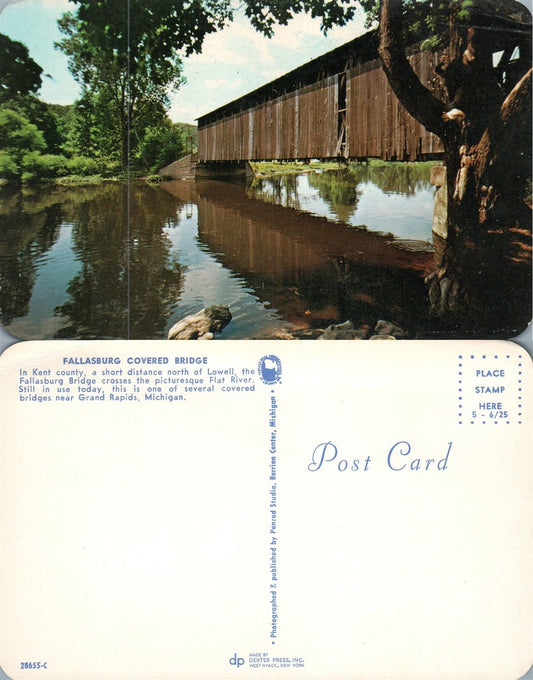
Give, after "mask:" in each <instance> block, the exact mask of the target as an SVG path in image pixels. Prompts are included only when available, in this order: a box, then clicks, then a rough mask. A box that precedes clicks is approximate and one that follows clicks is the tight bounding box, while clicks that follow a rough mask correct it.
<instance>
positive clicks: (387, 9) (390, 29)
mask: <svg viewBox="0 0 533 680" xmlns="http://www.w3.org/2000/svg"><path fill="white" fill-rule="evenodd" d="M379 37H380V43H379V50H378V51H379V56H380V57H381V61H382V63H383V69H384V71H385V74H386V76H387V79H388V81H389V84H390V86H391V88H392V90H393V92H394V94H395V95H396V96H397V97H398V99H399V100H400V102H401V104H402V105H403V106H404V107H405V108H406V109H407V111H408V112H409V113H410V114H411V116H413V118H416V120H418V121H419V122H420V123H421V124H422V125H423V126H424V127H425V128H426V130H429V131H430V132H433V133H434V134H436V135H438V136H439V137H441V138H443V137H445V136H446V128H447V126H448V125H450V124H452V125H456V124H455V123H453V122H447V123H445V122H444V120H443V117H442V115H443V113H445V111H446V108H445V105H444V103H443V102H442V101H440V100H439V99H437V98H436V97H435V96H434V95H433V94H432V93H431V92H430V91H429V90H428V89H427V88H426V87H424V85H422V83H421V82H420V80H419V78H418V76H417V75H416V73H415V72H414V71H413V69H412V67H411V64H410V63H409V61H408V60H407V57H406V56H405V50H404V45H403V36H402V2H401V0H381V16H380V24H379Z"/></svg>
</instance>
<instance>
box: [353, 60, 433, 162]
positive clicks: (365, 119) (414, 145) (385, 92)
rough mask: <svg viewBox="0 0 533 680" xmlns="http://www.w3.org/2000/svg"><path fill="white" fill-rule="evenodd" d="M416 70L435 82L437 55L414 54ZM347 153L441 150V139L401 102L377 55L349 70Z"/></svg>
mask: <svg viewBox="0 0 533 680" xmlns="http://www.w3.org/2000/svg"><path fill="white" fill-rule="evenodd" d="M409 59H410V61H411V63H412V65H413V68H414V70H415V71H416V73H417V74H418V76H419V77H420V78H421V80H422V82H424V83H425V84H426V85H427V86H428V87H430V88H431V87H432V86H433V85H434V81H433V76H434V70H435V66H436V59H437V57H436V55H434V54H432V53H430V52H419V53H417V54H415V55H413V56H411V57H410V58H409ZM346 98H347V109H348V111H347V125H348V155H349V156H350V157H352V158H353V157H381V158H384V159H390V158H398V159H400V160H401V159H403V157H404V154H406V155H407V157H408V158H409V159H410V160H415V159H416V158H417V157H418V156H419V155H420V154H421V153H422V154H429V153H438V152H441V151H442V145H441V143H440V140H439V139H438V138H437V137H435V135H432V134H430V133H429V132H427V130H425V129H424V127H423V126H422V125H421V124H420V123H419V122H418V121H416V120H415V119H414V118H413V117H412V116H411V115H410V114H408V113H407V111H406V110H405V109H404V108H403V107H402V106H401V105H400V102H399V101H398V99H397V97H396V96H395V94H394V93H393V92H392V90H391V87H390V85H389V83H388V81H387V77H386V76H385V73H384V72H383V70H382V69H381V64H380V61H379V60H378V59H375V60H372V61H369V62H366V63H365V64H363V65H358V66H355V67H354V68H352V69H349V71H348V82H347V91H346Z"/></svg>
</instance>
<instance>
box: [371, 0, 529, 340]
mask: <svg viewBox="0 0 533 680" xmlns="http://www.w3.org/2000/svg"><path fill="white" fill-rule="evenodd" d="M401 17H402V3H401V2H400V0H382V4H381V22H380V56H381V58H382V62H383V66H384V70H385V73H386V74H387V77H388V80H389V82H390V85H391V87H392V89H393V90H394V92H395V94H396V95H397V96H398V98H399V99H400V101H401V102H402V104H403V105H404V106H405V108H406V109H407V110H408V111H409V113H410V114H411V115H413V116H414V117H415V118H416V119H417V120H419V121H420V122H421V123H422V124H423V125H424V126H425V127H426V128H427V129H428V130H430V131H432V132H434V133H435V134H437V135H438V136H439V137H440V138H441V139H442V141H443V145H444V149H445V156H444V160H445V165H446V171H447V191H448V215H447V229H448V237H447V242H446V246H445V251H444V255H443V259H442V261H441V262H440V263H439V266H438V268H437V270H436V271H435V273H434V274H433V275H432V276H431V277H429V297H430V302H431V313H432V315H433V317H434V318H435V319H437V320H438V321H439V323H438V324H437V325H438V326H439V328H438V329H437V332H438V333H439V335H443V334H449V335H450V336H455V337H457V336H474V337H490V336H496V337H506V336H507V337H510V336H513V335H515V334H517V333H519V332H520V331H522V330H523V329H524V328H525V327H526V325H527V323H528V322H529V321H530V320H531V206H530V205H529V202H530V201H529V198H528V197H527V196H526V193H527V191H528V190H530V186H529V185H528V182H529V181H530V177H531V173H530V167H531V71H530V72H529V73H527V74H526V75H525V76H524V77H522V79H521V80H520V81H519V82H518V83H517V85H516V86H515V87H514V89H513V90H512V91H511V92H510V93H509V94H508V96H507V97H506V99H505V101H503V103H502V98H503V97H500V96H499V92H500V90H499V88H498V86H497V83H496V81H495V76H494V70H493V68H492V49H491V47H490V39H491V37H492V36H489V38H488V39H487V38H486V35H484V33H485V34H486V32H484V31H483V30H479V29H476V30H477V34H476V36H475V38H476V42H474V40H473V36H474V33H475V31H474V30H473V29H468V32H465V34H464V37H463V43H462V45H461V43H460V41H457V40H456V41H455V43H456V46H455V49H456V50H459V51H461V52H462V51H463V50H470V52H471V53H475V60H473V61H472V64H471V63H468V67H467V68H468V69H470V71H471V74H470V77H471V81H470V83H467V91H466V95H465V96H464V98H463V101H464V109H465V110H464V112H463V113H464V114H465V116H464V118H461V117H460V118H459V120H457V119H455V120H454V119H451V118H449V117H448V116H447V115H446V111H447V110H448V109H449V107H450V106H454V104H450V103H447V102H440V101H439V100H437V99H436V98H435V97H434V96H433V95H432V94H431V93H430V92H429V91H428V90H427V89H426V88H425V87H423V85H422V84H421V83H420V82H419V81H418V78H417V77H416V75H415V74H414V72H413V71H412V69H411V67H410V65H409V62H408V61H407V59H406V58H405V54H404V51H403V40H402V28H401ZM460 58H461V55H460V54H457V53H456V54H451V55H448V60H449V62H451V63H454V64H461V62H460V61H458V60H459V59H460ZM454 60H455V61H454ZM467 75H468V74H467ZM447 84H448V83H447ZM451 89H452V88H451V87H450V86H449V84H448V90H449V91H450V90H451ZM454 94H455V95H456V97H457V98H458V96H457V94H456V93H455V92H450V100H452V101H453V98H454Z"/></svg>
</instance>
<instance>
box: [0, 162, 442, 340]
mask: <svg viewBox="0 0 533 680" xmlns="http://www.w3.org/2000/svg"><path fill="white" fill-rule="evenodd" d="M433 197H434V189H433V188H432V187H431V186H430V184H429V168H428V166H427V165H425V164H421V165H420V166H417V165H416V164H412V165H402V164H398V165H394V166H386V167H367V166H361V167H356V168H352V169H347V170H343V171H338V172H327V173H326V172H324V173H311V172H309V173H307V172H302V173H301V174H299V175H279V176H275V177H270V178H257V179H255V180H254V181H253V182H252V183H251V184H245V183H244V182H242V183H227V182H221V181H198V182H184V181H173V182H165V183H162V184H160V185H156V186H151V185H148V184H146V183H145V182H142V181H137V182H133V183H131V184H129V185H128V184H125V183H124V184H121V183H113V182H106V183H103V184H100V185H94V186H93V185H91V186H89V185H87V186H77V187H60V186H45V187H39V188H31V189H24V190H22V191H13V190H8V189H6V188H4V189H2V190H0V277H1V290H0V303H1V314H0V321H1V323H2V325H3V327H4V328H5V329H6V330H7V331H8V332H9V333H11V334H12V335H14V336H16V337H19V338H23V339H31V340H34V339H51V338H83V339H106V338H131V339H153V338H165V337H166V335H167V332H168V329H169V328H170V327H171V326H172V325H173V324H174V323H175V322H176V321H178V320H179V319H181V318H183V317H184V316H186V315H188V314H191V313H193V312H196V311H198V310H199V309H201V308H202V307H205V306H207V305H212V304H224V305H229V307H230V310H231V313H232V316H233V319H232V321H231V323H230V324H229V325H228V326H227V327H226V328H225V329H224V331H223V332H222V334H221V335H220V336H218V337H220V338H223V339H243V338H259V339H261V338H271V337H279V338H283V337H287V336H288V334H290V333H294V332H295V331H296V332H301V333H302V332H303V333H305V331H306V330H309V329H317V328H324V327H326V326H328V325H329V324H332V323H342V322H344V321H347V320H351V321H352V322H353V324H354V326H355V327H356V328H361V329H371V328H373V327H374V326H375V324H376V323H377V321H378V320H379V319H386V320H387V321H391V322H393V323H395V324H398V325H399V326H401V327H402V328H404V329H405V330H406V331H407V333H408V334H409V337H418V336H420V335H421V334H424V332H426V331H427V324H428V319H427V296H426V290H425V286H424V281H423V280H424V277H425V275H427V273H429V271H430V270H431V267H432V263H433V254H432V248H431V220H432V211H433Z"/></svg>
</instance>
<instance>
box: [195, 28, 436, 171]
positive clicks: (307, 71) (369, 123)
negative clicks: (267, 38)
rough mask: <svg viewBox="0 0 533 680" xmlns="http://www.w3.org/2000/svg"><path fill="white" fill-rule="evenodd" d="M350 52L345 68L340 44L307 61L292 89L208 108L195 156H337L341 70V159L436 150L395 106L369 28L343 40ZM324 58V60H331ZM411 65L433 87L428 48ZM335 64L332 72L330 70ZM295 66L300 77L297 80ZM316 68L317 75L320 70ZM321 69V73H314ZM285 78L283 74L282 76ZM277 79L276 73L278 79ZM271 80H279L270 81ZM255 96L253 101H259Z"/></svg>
mask: <svg viewBox="0 0 533 680" xmlns="http://www.w3.org/2000/svg"><path fill="white" fill-rule="evenodd" d="M349 45H350V49H353V51H354V54H353V55H352V58H351V59H350V60H349V62H350V63H349V64H348V68H347V59H346V54H345V52H346V50H345V49H344V51H343V48H339V49H338V50H335V51H333V53H331V54H332V55H333V57H334V56H335V54H336V53H337V52H339V51H340V53H341V57H342V58H341V57H338V61H337V62H335V63H328V69H329V72H328V69H325V68H324V62H323V60H322V61H321V60H314V62H319V63H318V64H317V66H316V68H317V69H319V70H317V72H316V74H315V77H314V78H313V75H312V71H311V67H312V66H313V65H314V62H311V63H310V64H308V65H305V66H304V67H301V69H299V70H298V69H297V70H296V71H295V72H293V73H292V74H289V75H291V76H292V79H291V82H292V83H293V87H292V89H288V87H287V85H286V84H285V86H284V90H283V91H284V94H282V95H277V96H271V97H269V96H268V95H269V94H270V93H271V92H279V91H282V90H281V88H279V89H278V87H274V85H273V84H271V86H264V87H263V88H260V89H259V90H256V91H255V92H253V93H250V94H249V95H247V96H246V97H245V98H241V99H240V100H237V101H236V102H235V103H234V104H233V105H232V104H228V105H226V106H225V107H222V109H221V110H220V111H216V112H213V113H211V114H207V115H206V116H203V117H202V118H200V119H199V122H198V131H199V132H198V146H199V151H198V154H199V160H200V161H202V162H205V161H242V160H248V161H249V160H292V159H309V158H337V157H338V155H339V153H340V151H341V149H340V147H339V145H338V139H339V135H338V132H339V130H338V128H339V88H340V87H341V85H340V82H341V74H342V73H344V69H346V68H347V70H346V98H345V104H343V107H344V108H345V109H346V110H345V112H344V114H343V115H344V120H345V128H346V136H345V147H344V149H343V151H342V153H343V155H345V156H346V157H348V158H365V157H371V156H374V157H381V158H386V159H390V158H398V159H402V158H404V155H406V159H407V160H416V159H417V158H419V157H420V156H421V155H423V154H436V153H440V152H442V145H441V143H440V140H438V139H437V138H436V137H435V136H434V135H432V134H431V133H429V132H427V131H426V130H425V129H424V128H423V127H422V125H421V124H420V123H418V122H417V121H415V120H414V119H413V118H412V117H411V116H410V115H409V114H408V113H407V111H406V110H405V109H404V108H403V107H402V106H401V105H400V104H399V102H398V100H397V98H396V96H395V95H394V93H393V92H392V89H391V87H390V86H389V84H388V81H387V78H386V76H385V74H384V72H383V69H382V67H381V61H380V59H379V58H378V54H377V49H376V45H374V43H372V41H371V40H370V38H369V34H367V35H365V36H362V37H361V38H358V39H356V40H355V41H352V42H351V43H349ZM326 57H329V55H325V57H324V58H323V59H326ZM333 57H331V59H333ZM410 59H411V62H412V64H413V68H414V71H415V72H416V73H417V74H419V76H420V78H421V79H422V80H423V81H424V82H427V84H428V87H429V88H430V89H431V87H432V86H433V85H434V83H433V80H432V78H434V76H433V73H434V67H435V65H436V59H435V56H434V55H433V54H431V53H429V52H422V53H416V52H415V53H414V55H412V56H411V57H410ZM337 69H338V70H337ZM300 71H301V72H302V74H303V75H305V77H306V79H307V82H304V83H303V84H301V85H300V84H299V80H298V77H297V76H298V74H299V73H300ZM321 73H323V74H324V75H320V74H321ZM319 75H320V78H319ZM286 77H288V76H286ZM278 80H279V79H278ZM273 83H274V84H275V83H278V81H273ZM261 97H263V100H262V101H258V99H261Z"/></svg>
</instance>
